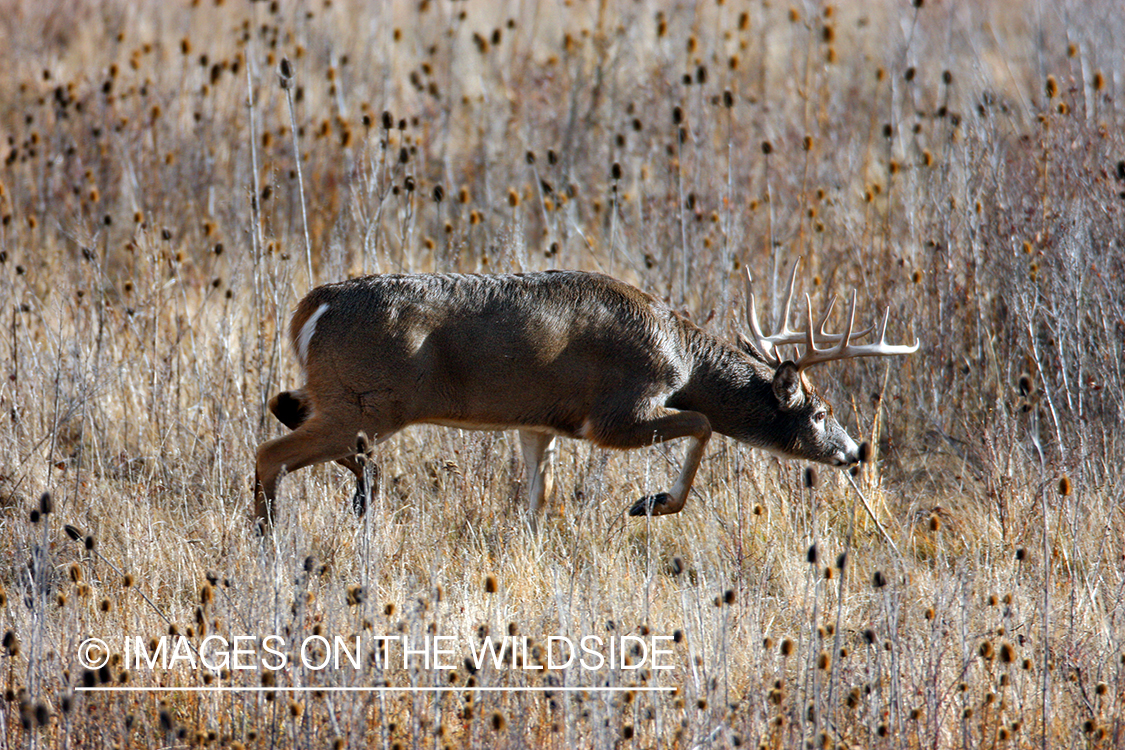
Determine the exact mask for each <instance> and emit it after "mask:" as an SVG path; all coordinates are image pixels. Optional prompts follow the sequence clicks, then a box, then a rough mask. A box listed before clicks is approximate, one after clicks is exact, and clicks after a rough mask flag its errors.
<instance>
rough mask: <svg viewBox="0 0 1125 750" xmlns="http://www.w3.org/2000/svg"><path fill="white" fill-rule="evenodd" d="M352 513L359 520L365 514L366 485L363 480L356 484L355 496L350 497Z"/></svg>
mask: <svg viewBox="0 0 1125 750" xmlns="http://www.w3.org/2000/svg"><path fill="white" fill-rule="evenodd" d="M352 511H353V512H354V513H355V514H356V516H358V517H359V518H363V514H364V513H366V512H367V483H366V482H364V481H363V480H360V481H358V482H356V484H355V494H354V495H352Z"/></svg>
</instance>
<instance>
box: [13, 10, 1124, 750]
mask: <svg viewBox="0 0 1125 750" xmlns="http://www.w3.org/2000/svg"><path fill="white" fill-rule="evenodd" d="M0 6H2V7H0V138H2V142H0V157H2V158H3V160H4V161H3V168H2V169H0V301H2V305H0V376H2V377H0V549H2V551H3V552H2V555H0V592H2V593H0V631H3V643H2V649H0V682H2V683H3V688H2V689H3V691H4V692H3V696H2V700H0V747H3V748H9V747H11V748H17V747H27V748H70V747H75V748H77V747H121V748H147V747H171V746H176V747H186V746H209V747H232V748H233V747H326V746H331V747H350V748H363V747H380V748H387V749H388V750H389V749H390V748H441V747H498V748H507V747H533V748H540V747H553V748H570V747H598V748H610V747H613V748H618V747H620V748H629V747H636V748H696V747H734V746H741V747H818V748H820V747H823V748H829V747H838V748H843V747H853V748H859V747H864V748H921V747H927V748H1024V747H1120V746H1122V744H1125V724H1123V722H1122V719H1121V718H1120V717H1121V716H1122V714H1123V710H1122V702H1123V700H1125V681H1123V678H1125V673H1123V668H1125V664H1123V658H1125V657H1123V654H1125V643H1123V640H1125V623H1123V621H1122V618H1123V615H1125V612H1123V611H1122V604H1123V598H1122V597H1123V595H1125V557H1123V555H1125V524H1123V519H1122V502H1121V501H1122V496H1123V486H1125V481H1123V479H1125V475H1123V472H1122V468H1121V467H1122V458H1123V444H1125V437H1123V434H1125V433H1123V431H1122V428H1121V424H1122V419H1123V417H1125V404H1123V395H1122V386H1123V384H1125V378H1123V374H1122V364H1123V362H1125V353H1123V348H1125V292H1123V291H1122V290H1123V289H1125V278H1123V273H1125V260H1123V258H1125V248H1123V247H1122V237H1125V232H1123V227H1125V222H1123V219H1125V214H1123V208H1125V135H1123V134H1125V111H1123V108H1122V107H1120V106H1119V104H1118V103H1119V102H1121V101H1122V98H1123V97H1125V56H1123V55H1122V44H1121V38H1122V35H1123V32H1125V13H1123V11H1122V8H1121V7H1120V5H1119V4H1118V3H1114V2H1110V1H1109V0H1094V1H1093V2H1089V3H1074V2H1063V3H1056V4H1052V3H1038V2H1024V1H1023V0H1015V1H1014V2H998V1H994V0H988V1H986V2H972V3H959V2H937V1H936V0H927V1H926V2H924V3H923V2H921V0H918V1H917V2H913V3H910V2H893V3H891V2H885V3H821V2H794V3H792V4H789V3H787V2H762V1H760V0H747V1H746V2H738V1H736V0H726V1H725V2H721V1H716V0H706V1H705V2H698V3H676V4H666V3H659V2H654V1H652V0H638V1H637V2H624V1H621V2H617V1H609V0H605V1H603V2H582V1H579V0H574V1H573V2H571V1H570V0H568V1H567V2H563V3H536V2H517V1H515V0H505V1H503V2H484V0H467V1H461V0H458V1H456V2H454V1H451V0H434V1H433V2H430V1H428V0H421V1H420V2H401V3H398V2H387V3H366V2H360V1H359V0H323V1H321V0H317V2H309V3H297V2H292V1H291V0H280V1H277V0H275V1H274V2H248V1H247V0H225V1H224V0H198V1H197V2H188V1H186V0H176V1H175V2H158V1H157V0H139V1H138V2H125V1H123V0H99V1H95V0H83V1H81V2H73V1H71V0H42V1H37V2H32V1H31V0H4V2H2V3H0ZM283 61H287V63H286V64H287V67H288V71H287V72H288V73H289V77H288V78H284V77H283V76H282V75H281V73H280V71H281V68H282V63H283ZM283 82H284V83H285V86H283ZM797 258H803V259H804V261H803V266H802V268H803V271H802V273H801V279H800V283H801V285H802V287H801V288H802V289H803V290H807V291H809V292H810V294H811V296H812V299H813V302H814V304H817V305H823V304H826V302H827V299H828V297H829V296H830V295H831V294H832V293H835V292H838V293H842V294H843V293H847V292H849V291H850V290H852V289H856V290H858V294H859V299H860V307H861V309H862V310H863V311H865V314H866V315H868V316H871V317H874V316H875V315H877V314H878V313H879V312H881V310H882V308H883V307H884V306H889V307H890V310H891V320H892V323H891V326H890V329H891V334H890V336H891V338H894V339H895V340H897V341H910V340H913V338H914V337H915V336H917V337H918V338H919V339H920V340H921V342H922V346H921V349H920V351H919V352H918V353H917V354H915V355H913V356H911V357H905V358H896V359H894V360H886V359H884V360H857V361H848V362H842V363H837V364H833V365H829V366H824V367H821V368H817V371H814V372H813V374H812V379H813V380H814V381H815V382H816V384H817V386H818V387H819V389H820V390H821V391H822V392H823V393H824V395H825V396H826V397H827V398H828V399H829V400H830V401H832V402H833V404H834V405H835V413H836V415H837V417H839V418H840V420H841V421H842V422H843V423H844V424H845V426H846V427H847V428H848V430H849V432H850V434H852V435H853V436H855V437H857V439H864V440H868V441H870V443H871V445H872V446H873V448H874V451H873V453H874V461H873V462H872V463H870V464H868V465H866V466H865V468H864V470H863V472H862V473H861V474H860V475H859V476H858V477H855V478H852V477H849V476H846V475H844V474H843V473H841V472H838V471H835V470H830V469H827V468H824V467H821V469H820V470H819V475H818V481H817V482H816V483H815V484H816V486H815V487H809V486H806V485H807V482H806V481H805V474H804V472H805V468H806V467H805V466H804V465H802V464H800V463H799V462H795V461H786V460H781V459H778V458H775V457H772V456H770V455H766V454H764V453H761V452H758V451H754V450H751V449H749V448H747V447H744V446H741V445H738V444H736V443H734V442H733V441H729V440H727V439H725V438H719V437H717V438H716V439H715V440H713V441H712V442H711V444H710V446H709V449H708V451H707V454H706V456H705V459H704V463H703V466H702V468H701V470H700V473H699V476H698V477H697V479H696V482H695V488H694V490H693V492H692V495H691V497H690V498H689V500H688V503H687V506H686V507H685V509H684V510H683V512H681V513H679V514H677V515H675V516H670V517H663V518H652V519H636V518H629V517H627V516H625V515H624V511H625V510H626V509H627V508H628V507H629V506H630V505H631V504H632V503H633V502H634V501H635V500H636V499H637V498H639V497H640V496H641V495H643V494H645V493H648V492H652V491H655V490H658V489H662V488H664V487H666V486H667V484H668V483H669V482H670V481H671V480H672V478H673V477H674V476H675V474H676V471H677V470H678V466H679V463H680V460H681V458H682V446H679V445H676V444H669V445H665V446H661V447H653V448H651V449H645V450H637V451H631V452H627V453H614V452H609V453H607V452H605V451H602V450H600V449H596V448H593V447H591V446H590V445H589V444H587V443H583V442H578V441H564V443H563V445H562V447H561V451H560V455H559V460H558V466H557V482H556V485H557V486H556V493H555V497H554V500H553V502H552V503H551V504H550V507H549V508H548V512H547V515H546V517H545V518H544V519H543V522H542V523H541V525H540V530H539V532H538V533H533V532H531V531H530V530H529V529H528V528H527V526H526V524H525V517H524V511H523V508H524V507H525V505H526V500H525V489H524V488H523V487H522V483H523V479H522V476H523V469H522V463H521V459H520V455H519V444H518V441H517V440H516V439H515V436H514V434H505V433H488V432H461V431H457V430H451V429H444V428H438V427H417V428H412V429H409V430H407V431H405V432H404V433H402V434H401V435H399V436H396V438H395V439H393V440H392V441H390V442H388V443H386V444H383V445H381V446H379V448H378V449H377V450H376V452H375V457H374V461H375V463H376V464H377V467H378V469H379V472H380V475H381V478H382V479H381V483H380V489H379V492H378V493H377V496H376V497H375V498H374V499H373V500H372V503H371V507H370V510H369V512H368V513H367V514H366V516H364V517H363V518H362V519H358V518H356V516H355V515H354V514H352V513H351V512H350V502H349V500H350V497H351V493H352V479H351V476H350V475H349V474H348V473H347V472H346V471H344V470H342V469H341V468H340V467H337V466H335V465H327V466H321V467H318V468H316V469H312V470H305V471H301V472H299V473H295V474H293V475H291V476H289V477H287V478H286V479H285V480H284V482H283V483H282V486H281V501H280V517H279V520H278V524H277V527H276V529H275V531H274V533H273V534H272V535H271V536H267V537H266V538H260V537H258V536H256V535H255V534H254V533H253V532H252V528H251V524H250V514H251V507H252V502H251V489H250V481H251V477H252V475H253V460H254V452H255V449H256V447H257V446H258V445H259V444H260V443H262V442H263V441H265V440H267V439H269V438H271V437H273V436H276V435H278V434H281V432H282V430H283V429H284V428H283V427H281V425H279V424H277V423H276V422H275V421H274V420H273V418H272V417H271V416H270V415H269V413H268V411H267V409H266V404H267V402H268V400H269V398H270V396H271V395H273V394H274V393H276V392H278V391H279V390H283V389H287V388H293V387H295V386H298V385H300V381H299V373H298V371H297V367H296V362H295V357H294V355H293V353H292V351H290V347H289V344H288V342H287V340H286V336H285V327H286V325H287V321H288V317H289V314H290V312H291V311H292V309H293V308H294V306H295V304H296V302H297V300H298V299H300V297H301V296H302V295H303V294H304V293H305V292H307V291H308V290H309V289H310V288H311V287H312V286H314V285H315V284H319V283H323V282H326V281H334V280H338V279H342V278H346V277H349V276H354V275H360V274H366V273H379V272H408V271H431V270H434V271H461V272H473V273H478V272H479V273H492V272H512V271H529V270H540V269H548V268H578V269H586V270H597V271H602V272H605V273H609V274H612V275H614V276H616V277H618V278H621V279H624V280H627V281H629V282H631V283H633V284H636V285H637V286H639V287H641V288H642V289H645V290H647V291H649V292H650V293H652V294H654V295H656V296H658V297H661V298H664V299H666V300H668V302H669V303H670V304H671V305H672V306H673V307H675V308H676V309H679V310H682V311H684V313H685V314H687V315H689V316H690V317H691V319H692V320H693V321H695V322H696V323H698V324H699V325H701V326H702V327H704V328H705V329H707V330H709V331H710V332H712V333H714V334H715V335H717V336H721V337H725V338H732V337H734V336H736V335H737V333H738V332H739V331H742V330H744V328H743V326H744V309H745V308H744V300H743V292H742V283H743V282H742V279H743V275H744V273H745V271H746V270H747V269H749V270H750V271H751V272H752V273H753V275H754V278H755V284H756V289H757V290H758V293H759V296H760V298H762V299H763V300H764V302H763V305H764V308H765V309H764V311H763V314H764V315H765V316H766V317H768V318H770V319H771V320H772V319H773V318H774V316H775V315H776V310H777V308H778V307H779V305H780V302H781V300H780V299H779V298H780V296H781V292H782V290H783V288H784V282H785V280H786V274H787V272H788V269H789V268H790V267H791V264H792V263H793V262H795V260H796V259H797ZM838 323H839V320H837V324H838ZM484 354H486V353H484ZM45 493H49V494H46V496H45V497H44V495H45ZM864 503H866V504H867V506H869V508H870V512H868V511H867V510H866V509H865V508H864ZM357 635H358V636H360V638H361V643H362V644H363V645H364V648H365V649H366V650H365V653H364V655H363V658H362V659H361V660H360V663H359V665H358V666H353V665H351V664H350V663H344V664H341V665H339V666H337V665H335V664H332V665H331V666H326V667H324V668H316V667H317V666H318V662H317V661H316V660H312V662H311V663H310V659H302V657H317V658H318V659H319V657H321V656H325V655H329V652H330V651H332V650H334V649H335V646H336V641H335V639H336V638H340V639H341V640H342V641H343V642H345V643H353V642H354V640H353V639H354V638H355V636H357ZM269 636H273V637H275V638H276V639H277V640H274V641H270V643H272V644H273V646H274V647H275V650H276V651H277V652H278V653H279V656H278V657H269V658H270V659H271V663H276V661H274V660H276V659H279V658H281V657H284V658H285V666H284V668H280V669H275V668H271V667H270V666H267V665H265V664H264V663H263V662H262V661H260V660H258V659H259V657H261V656H263V654H265V655H268V652H263V650H262V649H263V647H264V645H265V639H267V637H269ZM381 636H394V637H395V638H396V639H397V640H391V641H384V642H385V643H389V644H391V645H390V646H388V650H387V651H379V650H377V649H376V648H375V646H374V644H375V643H376V641H375V638H376V637H381ZM161 637H164V640H163V641H161V640H160V639H161ZM595 637H596V638H598V639H600V641H594V640H591V641H587V643H603V644H609V643H614V644H618V645H621V644H624V645H625V647H626V651H627V653H626V654H625V655H624V658H622V655H621V654H620V653H617V654H616V658H615V659H614V661H613V663H612V664H610V663H609V661H608V660H607V662H606V663H605V664H603V665H602V666H601V667H600V668H585V667H581V666H579V665H577V664H575V665H572V666H570V667H568V668H553V669H535V667H538V666H550V665H549V664H547V662H549V661H550V660H551V659H552V658H553V659H555V660H556V661H557V660H558V658H559V654H560V652H559V651H558V650H557V649H556V650H555V651H552V650H551V649H552V647H557V646H558V645H559V644H560V643H561V642H562V641H561V640H560V639H563V638H569V639H571V642H573V643H581V642H582V640H581V639H583V638H595ZM627 637H630V638H627ZM88 638H99V639H101V640H103V641H105V642H106V644H107V650H108V652H109V653H108V654H107V656H108V658H109V661H108V662H107V663H106V664H105V665H104V666H102V667H100V668H91V667H89V666H84V664H83V661H82V659H83V658H84V657H89V656H91V655H93V656H97V655H98V654H97V653H94V652H88V651H83V649H82V644H84V643H85V642H86V641H87V639H88ZM207 638H212V639H213V640H212V641H210V644H211V645H212V646H213V645H214V644H216V643H221V642H225V643H228V644H249V645H246V646H245V648H247V649H248V650H249V653H250V655H249V656H246V655H242V656H240V657H237V658H241V659H243V661H248V662H252V664H251V667H252V668H247V669H242V668H241V666H242V664H241V663H238V664H236V663H235V662H234V661H231V662H228V663H227V664H226V665H225V666H224V665H220V664H217V656H216V652H214V649H212V652H211V654H212V656H213V657H216V658H212V659H211V660H210V662H211V664H212V666H214V667H215V668H213V669H212V668H208V667H207V666H205V665H201V664H198V663H194V662H193V659H198V658H199V657H200V656H201V654H200V653H197V652H196V649H205V646H204V641H205V639H207ZM317 638H323V639H325V641H324V642H322V641H320V640H317ZM437 638H442V639H445V640H442V641H437V640H435V639H437ZM217 639H222V640H221V641H220V640H217ZM237 639H241V640H237ZM427 639H429V640H427ZM504 639H507V640H504ZM552 639H554V640H552ZM501 641H503V642H504V643H506V645H507V646H509V647H510V648H509V649H508V650H507V651H506V652H505V653H504V657H505V659H504V663H503V664H502V665H497V664H495V663H493V662H488V663H486V664H481V665H480V666H478V665H477V664H475V663H472V662H473V659H472V653H473V651H474V650H477V649H479V648H480V647H481V645H482V644H485V643H489V642H492V643H500V642H501ZM404 643H405V644H411V645H410V648H413V649H415V650H416V651H418V650H420V651H419V652H418V653H416V654H415V655H414V656H412V657H407V655H405V654H403V653H401V652H399V651H395V650H394V649H395V648H401V645H402V644H404ZM427 643H429V644H435V643H441V644H445V645H444V646H442V648H448V649H450V650H451V652H452V653H451V655H445V656H443V657H442V659H443V662H442V663H441V664H440V665H439V664H437V663H436V662H434V661H432V660H431V661H428V662H427V661H425V659H426V658H428V657H435V658H436V656H437V655H436V654H434V653H432V652H431V651H427V646H426V644H427ZM162 644H163V645H162ZM177 644H178V646H177ZM310 644H311V647H310ZM326 644H327V645H326ZM396 644H398V645H396ZM642 645H643V648H642ZM174 646H177V647H178V648H180V649H181V650H182V652H176V653H178V654H179V658H178V659H173V660H172V662H171V663H170V664H167V665H164V664H155V665H154V666H150V665H149V662H147V661H138V653H137V650H138V649H139V650H140V651H141V652H142V653H141V656H143V657H144V659H145V660H147V659H153V660H158V657H160V656H161V654H162V653H163V656H164V657H168V656H169V655H170V654H171V653H172V652H171V651H164V652H161V651H160V650H159V649H161V648H162V647H165V648H168V649H172V648H173V647H174ZM126 647H128V648H126ZM207 648H210V646H208V647H207ZM310 649H311V650H310ZM657 649H659V650H660V652H661V653H660V654H655V653H654V652H655V650H657ZM205 650H206V649H205ZM95 652H96V649H95ZM228 655H229V654H228ZM396 655H397V656H396ZM384 657H386V658H384ZM466 660H468V661H466ZM589 663H590V662H589V661H588V664H589ZM556 667H557V664H556ZM657 667H667V668H657ZM90 688H97V689H98V690H91V689H90ZM106 688H118V689H117V690H113V691H109V690H106ZM120 688H130V690H121V689H120ZM215 688H222V690H215ZM357 688H362V690H357ZM383 688H386V689H383ZM406 688H411V689H412V690H407V689H406ZM418 688H424V690H418ZM439 688H440V689H439ZM497 688H503V689H497ZM516 688H519V690H516ZM607 688H608V689H607ZM99 691H100V692H99Z"/></svg>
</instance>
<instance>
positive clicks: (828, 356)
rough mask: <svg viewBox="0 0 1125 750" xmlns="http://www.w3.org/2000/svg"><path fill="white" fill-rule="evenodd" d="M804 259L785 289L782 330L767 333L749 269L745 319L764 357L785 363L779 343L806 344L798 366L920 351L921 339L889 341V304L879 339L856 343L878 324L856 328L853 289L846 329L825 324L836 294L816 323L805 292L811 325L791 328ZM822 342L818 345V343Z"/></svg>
mask: <svg viewBox="0 0 1125 750" xmlns="http://www.w3.org/2000/svg"><path fill="white" fill-rule="evenodd" d="M800 262H801V259H800V258H798V259H797V262H796V263H794V264H793V271H792V273H790V274H789V284H788V287H787V289H786V292H785V305H784V307H783V309H782V313H781V321H780V323H779V325H780V327H781V330H780V331H778V332H777V333H775V334H772V335H769V336H766V335H764V334H763V333H762V327H761V325H760V324H759V322H758V313H757V300H756V299H755V297H754V292H753V291H752V289H751V282H752V279H751V277H750V272H749V270H747V272H746V300H747V301H746V320H747V323H748V324H749V326H750V335H751V336H752V337H753V341H752V343H753V345H754V348H755V349H757V350H758V353H759V354H761V355H762V358H763V359H765V360H766V362H769V363H770V364H772V365H774V366H778V365H780V364H781V363H782V358H781V355H780V354H779V353H778V347H782V346H798V345H799V346H803V347H804V352H803V353H802V354H801V356H800V357H799V358H798V359H797V361H796V365H797V368H798V369H804V368H806V367H809V366H811V365H814V364H817V363H820V362H830V361H832V360H837V359H851V358H853V357H884V356H893V355H898V354H912V353H914V352H916V351H918V347H919V345H920V342H919V341H918V340H917V339H915V341H914V344H913V345H911V346H906V345H901V344H888V343H887V320H888V319H889V317H890V307H888V308H887V309H886V311H884V313H883V324H882V326H881V327H880V330H879V341H878V342H877V343H873V344H854V343H852V340H853V339H861V338H863V337H865V336H869V335H871V334H872V333H874V331H875V326H871V327H870V328H866V329H864V330H862V331H858V332H857V331H855V308H856V292H855V290H852V299H851V303H850V304H849V305H848V315H847V326H846V327H845V329H844V332H843V333H826V332H825V330H824V326H825V325H826V324H827V323H828V317H829V316H830V315H831V314H832V309H833V307H834V306H835V304H836V295H833V296H832V299H831V300H829V302H828V307H827V309H826V310H825V311H824V315H823V316H821V318H820V322H819V323H817V324H816V325H815V326H814V325H813V315H812V299H811V298H810V297H809V295H808V294H806V295H805V316H806V323H807V325H808V327H807V328H806V329H805V331H803V332H802V331H794V330H792V329H791V328H789V318H790V315H791V312H792V306H793V286H794V284H795V282H796V279H797V266H798V265H800ZM818 344H819V346H818Z"/></svg>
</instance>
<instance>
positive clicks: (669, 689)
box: [75, 685, 676, 693]
mask: <svg viewBox="0 0 1125 750" xmlns="http://www.w3.org/2000/svg"><path fill="white" fill-rule="evenodd" d="M675 689H676V688H674V687H305V686H297V687H227V686H222V685H218V686H215V687H77V688H75V690H77V691H79V692H83V693H314V692H322V693H396V692H397V693H625V692H629V691H632V692H636V693H668V692H672V691H673V690H675Z"/></svg>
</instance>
